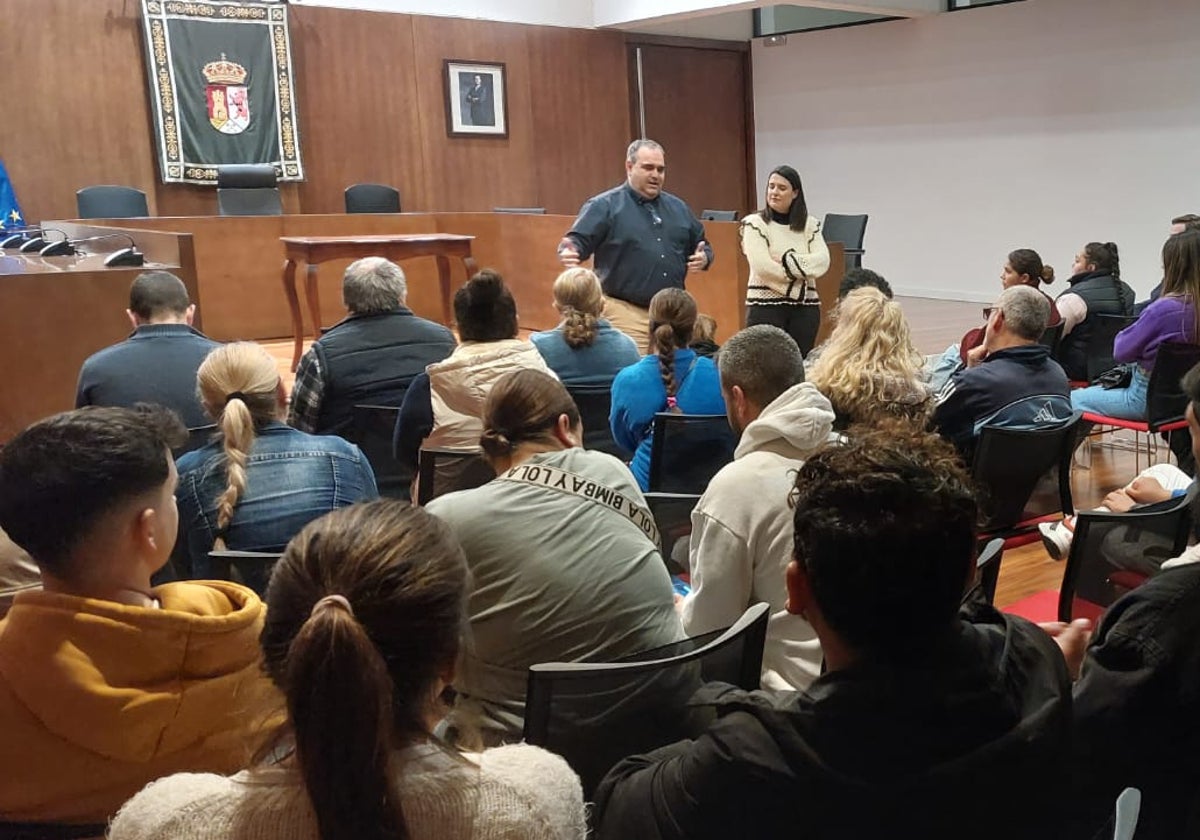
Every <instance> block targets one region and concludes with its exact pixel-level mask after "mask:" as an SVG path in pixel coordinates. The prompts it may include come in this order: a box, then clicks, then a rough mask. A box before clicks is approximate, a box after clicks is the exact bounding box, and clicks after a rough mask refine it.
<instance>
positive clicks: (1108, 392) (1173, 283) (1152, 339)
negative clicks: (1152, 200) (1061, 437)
mask: <svg viewBox="0 0 1200 840" xmlns="http://www.w3.org/2000/svg"><path fill="white" fill-rule="evenodd" d="M1162 261H1163V284H1162V296H1161V297H1160V298H1159V299H1158V300H1156V301H1154V302H1153V303H1151V304H1150V305H1149V306H1147V307H1146V308H1145V310H1144V311H1143V312H1142V314H1141V315H1140V316H1138V319H1137V320H1136V321H1134V322H1133V324H1131V325H1130V326H1128V327H1126V328H1125V329H1123V330H1121V332H1119V333H1117V337H1116V339H1115V340H1114V341H1113V359H1114V361H1116V362H1118V363H1131V364H1133V371H1132V377H1131V379H1130V382H1129V385H1128V386H1127V387H1124V388H1104V387H1103V386H1101V385H1091V386H1089V387H1087V388H1079V389H1076V390H1074V391H1072V392H1071V405H1073V406H1074V407H1075V408H1077V409H1079V410H1081V411H1090V412H1092V413H1094V414H1103V415H1105V416H1106V417H1120V418H1123V419H1126V420H1145V419H1146V392H1147V389H1148V388H1149V386H1150V373H1151V372H1152V371H1153V370H1154V361H1155V359H1156V358H1157V356H1158V347H1159V345H1160V344H1162V343H1163V342H1164V341H1182V342H1186V343H1189V344H1194V343H1196V341H1197V337H1198V336H1200V308H1197V301H1198V300H1200V230H1185V231H1184V232H1183V233H1176V234H1173V235H1172V236H1170V237H1168V238H1167V241H1166V244H1164V245H1163V249H1162Z"/></svg>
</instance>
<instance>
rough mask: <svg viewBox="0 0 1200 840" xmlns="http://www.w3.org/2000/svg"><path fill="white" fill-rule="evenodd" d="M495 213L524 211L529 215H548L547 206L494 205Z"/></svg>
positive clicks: (493, 210)
mask: <svg viewBox="0 0 1200 840" xmlns="http://www.w3.org/2000/svg"><path fill="white" fill-rule="evenodd" d="M492 212H493V213H518V214H520V213H523V214H525V215H527V216H544V215H546V208H545V207H493V208H492Z"/></svg>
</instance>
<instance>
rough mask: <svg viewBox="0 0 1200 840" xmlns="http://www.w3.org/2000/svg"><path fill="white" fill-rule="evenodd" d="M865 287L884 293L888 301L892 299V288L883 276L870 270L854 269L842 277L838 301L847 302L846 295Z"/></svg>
mask: <svg viewBox="0 0 1200 840" xmlns="http://www.w3.org/2000/svg"><path fill="white" fill-rule="evenodd" d="M863 286H872V287H874V288H876V289H878V290H879V291H881V292H883V296H884V297H886V298H887V299H888V300H891V299H892V286H891V284H890V283H888V281H887V280H884V279H883V276H882V275H880V274H878V273H876V272H874V271H872V270H871V269H869V268H852V269H850V270H849V271H847V272H846V273H845V274H844V275H842V282H841V283H839V284H838V301H839V302H840V301H843V300H845V299H846V295H848V294H850V293H851V292H853V291H854V290H855V289H861V288H862V287H863Z"/></svg>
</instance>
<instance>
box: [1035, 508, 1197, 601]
mask: <svg viewBox="0 0 1200 840" xmlns="http://www.w3.org/2000/svg"><path fill="white" fill-rule="evenodd" d="M1195 493H1196V489H1195V487H1193V488H1192V489H1191V490H1189V491H1188V493H1187V494H1185V495H1183V496H1180V497H1178V498H1175V499H1168V500H1167V501H1165V502H1160V503H1158V504H1154V505H1147V506H1146V507H1145V508H1143V509H1135V510H1131V511H1129V512H1127V513H1111V512H1109V511H1095V510H1085V511H1080V512H1079V514H1078V515H1077V516H1076V517H1075V534H1074V536H1073V538H1072V539H1071V551H1070V553H1069V554H1068V555H1067V567H1066V569H1064V570H1063V582H1062V588H1061V589H1060V590H1059V593H1058V617H1059V619H1060V620H1062V621H1070V620H1071V619H1072V618H1079V617H1081V616H1083V617H1087V618H1093V617H1095V616H1096V615H1097V614H1098V613H1099V612H1100V611H1102V610H1103V609H1104V608H1105V607H1107V606H1108V605H1109V604H1111V603H1112V602H1113V601H1115V600H1116V599H1117V598H1119V597H1120V596H1121V595H1122V594H1123V593H1124V591H1125V589H1124V588H1123V587H1120V586H1118V585H1117V584H1115V583H1113V581H1112V580H1111V579H1110V577H1111V575H1112V573H1113V572H1120V571H1131V572H1136V573H1140V574H1144V575H1151V574H1153V573H1154V572H1156V571H1157V570H1158V567H1159V566H1161V565H1162V564H1163V562H1165V561H1167V560H1170V559H1171V558H1172V557H1177V556H1179V554H1180V553H1181V552H1182V551H1183V549H1184V548H1185V547H1186V546H1187V541H1188V535H1189V533H1190V532H1191V527H1192V516H1191V504H1192V497H1193V496H1194V495H1195Z"/></svg>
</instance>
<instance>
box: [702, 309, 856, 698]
mask: <svg viewBox="0 0 1200 840" xmlns="http://www.w3.org/2000/svg"><path fill="white" fill-rule="evenodd" d="M717 367H718V370H719V372H720V376H721V394H722V396H723V397H724V398H725V408H726V411H727V412H728V414H729V425H730V426H731V427H732V428H733V431H734V432H735V433H736V434H737V435H738V437H739V440H738V445H737V449H736V450H735V451H734V453H733V461H732V462H731V463H729V464H726V465H725V466H724V467H722V468H721V471H720V472H718V473H717V474H716V475H715V476H713V479H712V481H710V482H709V484H708V487H707V489H705V491H704V495H703V496H702V497H701V498H700V501H699V502H698V503H697V505H696V509H695V510H694V511H693V512H692V535H691V541H690V545H689V552H688V554H689V567H690V571H691V583H692V592H691V594H690V595H688V596H687V597H686V598H684V599H683V600H682V601H681V602H680V604H679V609H680V615H681V618H682V619H683V628H684V630H686V631H687V634H688V635H689V636H698V635H700V634H702V633H707V632H709V631H710V630H719V629H721V628H723V627H728V626H730V625H731V624H733V623H734V622H736V621H737V620H738V618H739V617H740V616H741V614H742V613H743V612H744V611H745V610H746V608H747V607H749V606H751V605H752V604H757V603H759V602H760V601H764V602H766V603H768V604H770V605H771V613H772V615H771V620H770V623H769V624H768V626H767V640H766V645H765V647H764V649H763V668H762V672H763V686H764V687H766V688H796V689H802V688H806V687H807V686H808V684H809V683H811V682H812V681H813V680H814V679H815V678H816V677H817V675H818V674H820V673H821V643H820V642H819V641H818V640H817V637H816V634H815V633H814V632H813V628H812V625H810V624H809V623H808V622H807V621H805V620H804V619H803V618H802V617H801V616H798V615H790V614H788V613H787V611H786V610H784V600H785V593H784V589H783V573H784V569H785V567H786V566H787V562H788V557H789V555H790V553H791V552H790V549H791V543H792V511H791V507H790V506H789V505H788V495H789V493H790V491H791V487H792V476H793V475H794V473H795V471H796V469H797V468H798V467H799V466H800V465H801V464H802V463H804V459H805V458H806V457H808V455H809V454H810V453H811V452H812V451H813V450H815V449H817V448H818V447H820V446H822V445H823V444H824V443H825V442H826V441H827V440H828V439H829V437H830V434H831V433H832V430H833V420H834V412H833V406H831V405H830V404H829V400H828V399H827V398H826V397H825V396H824V395H823V394H822V393H821V392H820V391H818V390H817V389H816V387H815V386H813V385H811V384H809V383H806V382H805V381H804V360H803V358H802V357H801V355H800V348H799V347H798V346H797V345H796V342H795V340H794V339H793V338H792V337H791V336H790V335H788V334H787V333H786V332H784V331H783V330H781V329H779V328H778V327H773V326H769V325H766V324H760V325H757V326H753V327H747V328H746V329H744V330H742V331H741V332H739V333H738V334H736V335H735V336H733V337H732V338H730V339H729V340H728V341H727V342H725V346H723V347H722V348H721V352H720V354H719V355H718V356H717Z"/></svg>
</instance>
